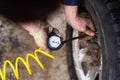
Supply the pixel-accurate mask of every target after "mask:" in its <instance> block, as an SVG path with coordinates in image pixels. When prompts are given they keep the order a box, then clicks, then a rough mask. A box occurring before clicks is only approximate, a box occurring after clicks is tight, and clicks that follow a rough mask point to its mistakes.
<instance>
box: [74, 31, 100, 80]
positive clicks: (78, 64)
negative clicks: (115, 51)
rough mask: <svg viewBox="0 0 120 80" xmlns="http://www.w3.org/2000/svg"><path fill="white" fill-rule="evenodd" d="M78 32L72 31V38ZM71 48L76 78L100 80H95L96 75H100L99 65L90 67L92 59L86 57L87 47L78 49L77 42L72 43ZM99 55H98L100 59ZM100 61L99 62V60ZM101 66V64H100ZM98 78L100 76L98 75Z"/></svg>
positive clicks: (96, 79)
mask: <svg viewBox="0 0 120 80" xmlns="http://www.w3.org/2000/svg"><path fill="white" fill-rule="evenodd" d="M78 35H79V34H78V31H76V30H73V37H76V36H78ZM72 45H73V46H72V47H73V59H74V65H75V70H76V73H77V77H78V79H79V80H100V78H99V79H98V78H96V77H97V76H98V74H101V65H96V66H91V65H89V64H90V63H92V62H93V57H92V56H91V55H86V52H87V51H88V47H84V48H80V44H79V40H74V41H73V42H72ZM100 56H101V55H99V57H100ZM100 61H101V60H100ZM100 64H101V63H100ZM99 76H100V75H99Z"/></svg>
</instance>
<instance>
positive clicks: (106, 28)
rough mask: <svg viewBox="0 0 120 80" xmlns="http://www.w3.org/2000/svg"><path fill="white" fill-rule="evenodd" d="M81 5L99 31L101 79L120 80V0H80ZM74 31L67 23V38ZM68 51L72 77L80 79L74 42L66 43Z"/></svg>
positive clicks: (73, 79)
mask: <svg viewBox="0 0 120 80" xmlns="http://www.w3.org/2000/svg"><path fill="white" fill-rule="evenodd" d="M79 5H80V6H81V7H83V8H84V9H85V10H87V12H88V13H89V14H90V15H91V17H92V20H93V23H94V24H95V26H96V29H97V31H98V37H99V39H100V44H101V49H102V76H101V80H120V0H80V4H79ZM80 10H82V9H80ZM72 33H73V29H72V28H71V26H69V25H67V30H66V34H67V36H66V39H70V38H72ZM66 52H67V62H68V70H69V74H70V79H71V80H78V76H77V75H76V71H75V66H74V60H73V53H74V52H73V49H72V42H68V43H67V44H66Z"/></svg>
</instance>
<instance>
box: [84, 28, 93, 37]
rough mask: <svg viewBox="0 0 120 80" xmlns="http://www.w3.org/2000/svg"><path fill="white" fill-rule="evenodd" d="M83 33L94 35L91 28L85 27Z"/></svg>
mask: <svg viewBox="0 0 120 80" xmlns="http://www.w3.org/2000/svg"><path fill="white" fill-rule="evenodd" d="M84 33H85V34H87V35H89V36H94V35H95V33H94V32H93V31H92V30H89V29H87V28H86V30H85V31H84Z"/></svg>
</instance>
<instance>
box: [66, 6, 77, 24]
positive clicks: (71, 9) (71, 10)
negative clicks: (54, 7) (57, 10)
mask: <svg viewBox="0 0 120 80" xmlns="http://www.w3.org/2000/svg"><path fill="white" fill-rule="evenodd" d="M77 9H78V7H77V6H69V5H64V10H65V17H66V21H67V23H70V22H71V21H73V20H75V19H76V17H77V15H78V14H77Z"/></svg>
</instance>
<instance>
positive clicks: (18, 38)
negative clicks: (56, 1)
mask: <svg viewBox="0 0 120 80" xmlns="http://www.w3.org/2000/svg"><path fill="white" fill-rule="evenodd" d="M48 22H49V23H50V24H51V25H52V26H53V27H57V28H58V29H59V30H60V32H61V33H62V36H63V37H64V38H65V26H66V24H65V20H64V14H63V9H62V8H61V9H60V10H58V11H57V12H56V13H55V14H53V15H52V16H51V17H50V18H49V20H48ZM37 48H38V47H37V46H36V44H35V42H34V39H33V37H32V36H30V35H29V34H28V32H26V31H25V30H24V29H22V28H21V27H20V25H18V24H15V23H13V22H11V21H10V20H7V19H5V18H4V17H3V16H0V69H1V70H2V69H3V64H4V61H5V60H7V59H9V60H11V61H12V62H13V63H14V62H15V59H16V58H17V57H18V56H21V57H23V58H24V59H25V56H26V54H27V53H33V51H34V50H35V49H37ZM51 53H52V54H53V55H54V56H55V57H56V58H55V59H54V60H52V59H50V58H48V57H46V56H44V55H42V54H39V58H40V59H41V61H42V63H43V64H44V66H45V70H42V69H41V68H40V67H39V66H38V64H37V63H36V62H35V60H33V59H32V58H29V62H30V67H31V71H32V75H31V76H30V75H28V73H27V70H26V68H25V66H24V65H23V63H21V62H19V73H20V80H70V79H69V75H68V70H67V62H66V52H65V47H62V48H61V49H60V50H58V51H55V52H51ZM6 71H7V72H6V73H7V79H6V80H16V78H15V75H14V73H13V71H12V69H11V67H10V66H8V65H7V68H6ZM0 80H1V79H0Z"/></svg>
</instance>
